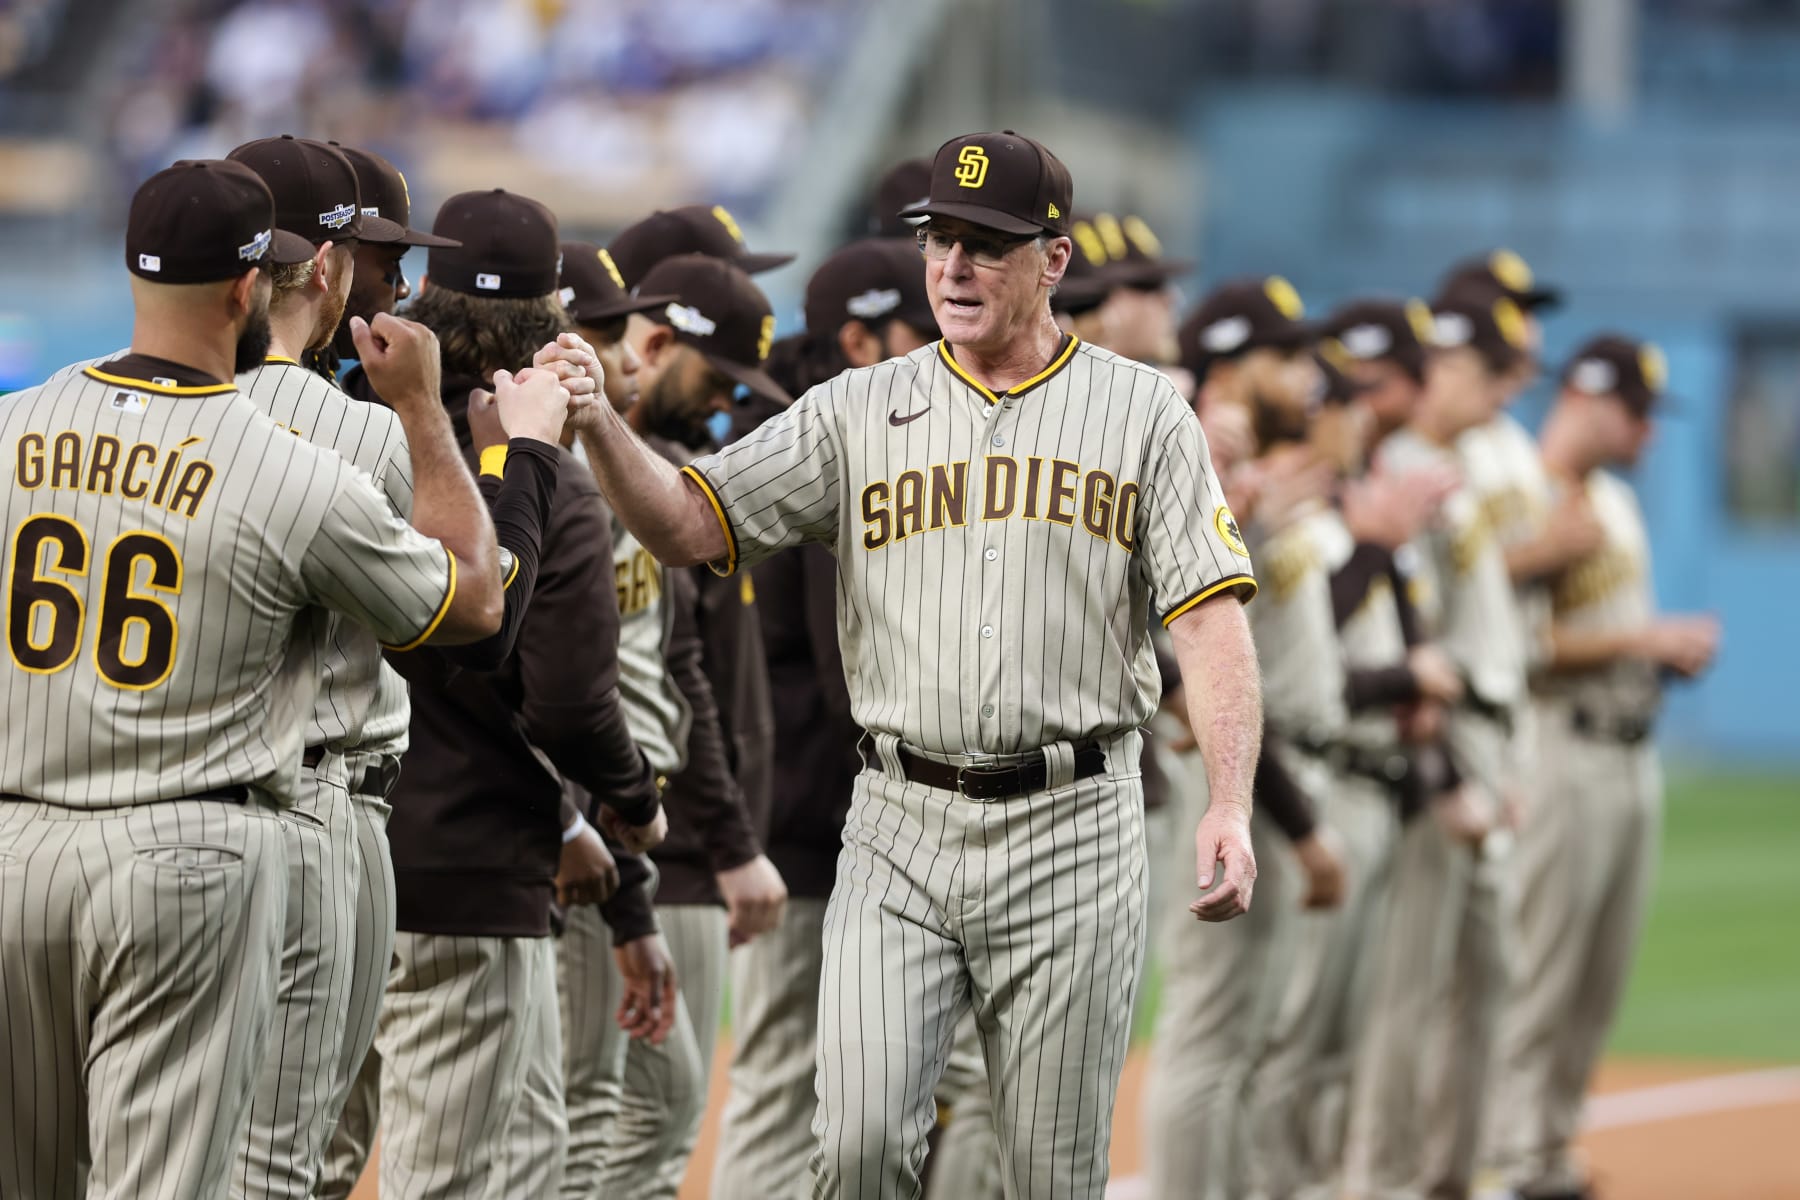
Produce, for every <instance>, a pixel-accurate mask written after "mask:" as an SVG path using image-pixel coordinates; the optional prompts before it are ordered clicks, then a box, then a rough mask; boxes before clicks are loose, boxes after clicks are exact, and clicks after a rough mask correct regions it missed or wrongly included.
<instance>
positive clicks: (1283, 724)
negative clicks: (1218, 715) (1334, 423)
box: [1250, 507, 1349, 738]
mask: <svg viewBox="0 0 1800 1200" xmlns="http://www.w3.org/2000/svg"><path fill="white" fill-rule="evenodd" d="M1343 530H1344V523H1343V520H1342V519H1341V518H1340V517H1339V516H1338V514H1337V510H1336V509H1332V508H1325V507H1320V508H1319V509H1318V510H1316V511H1314V512H1310V513H1307V514H1306V515H1305V516H1302V517H1300V518H1299V519H1298V520H1295V521H1293V522H1291V523H1289V524H1288V525H1287V526H1285V527H1284V528H1282V529H1279V530H1277V531H1275V532H1274V533H1273V534H1271V535H1270V536H1269V537H1268V538H1267V539H1266V540H1262V541H1258V542H1257V543H1256V561H1257V579H1258V581H1259V582H1260V583H1261V585H1262V586H1261V590H1260V591H1259V593H1258V596H1257V602H1256V603H1255V604H1253V605H1251V607H1250V635H1251V637H1252V638H1253V639H1255V642H1256V658H1257V661H1258V662H1259V663H1260V664H1261V666H1262V675H1263V710H1264V712H1265V713H1266V714H1267V716H1268V719H1269V723H1270V724H1271V725H1272V726H1274V727H1275V728H1276V729H1278V730H1281V731H1282V732H1284V733H1287V734H1289V735H1290V736H1313V737H1326V738H1331V737H1336V736H1338V735H1339V734H1341V733H1342V732H1343V730H1344V727H1345V725H1346V724H1347V723H1348V721H1349V710H1348V707H1347V705H1346V703H1345V700H1344V654H1343V648H1342V643H1341V642H1340V641H1339V640H1338V633H1337V622H1336V619H1335V617H1334V615H1333V613H1332V608H1331V569H1332V566H1333V563H1332V561H1331V555H1332V553H1333V552H1334V551H1335V550H1336V549H1338V548H1339V547H1338V545H1336V544H1335V541H1341V540H1343V539H1335V541H1334V538H1333V535H1334V534H1335V533H1337V532H1339V531H1343ZM1348 536H1349V535H1348V532H1347V531H1344V539H1347V538H1348Z"/></svg>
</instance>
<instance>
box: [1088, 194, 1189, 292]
mask: <svg viewBox="0 0 1800 1200" xmlns="http://www.w3.org/2000/svg"><path fill="white" fill-rule="evenodd" d="M1092 225H1093V230H1094V234H1095V235H1096V236H1097V237H1098V238H1099V239H1100V244H1101V247H1102V248H1103V249H1104V250H1105V252H1106V261H1107V267H1106V274H1107V276H1108V277H1109V278H1110V279H1111V280H1112V281H1113V283H1115V284H1117V285H1118V286H1119V287H1129V288H1161V287H1167V286H1168V285H1169V283H1170V282H1171V281H1172V280H1176V279H1180V278H1181V277H1182V276H1184V275H1188V274H1191V273H1192V272H1193V270H1194V264H1193V261H1192V260H1190V259H1185V258H1165V257H1163V247H1162V239H1160V238H1158V237H1157V236H1156V233H1155V232H1154V231H1153V230H1152V229H1151V228H1150V224H1149V222H1147V221H1145V220H1144V218H1142V217H1140V216H1136V215H1134V214H1129V213H1128V214H1126V215H1125V216H1124V217H1123V218H1120V217H1115V216H1114V215H1113V214H1112V213H1109V212H1103V213H1096V214H1094V218H1093V222H1092Z"/></svg>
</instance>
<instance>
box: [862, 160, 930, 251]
mask: <svg viewBox="0 0 1800 1200" xmlns="http://www.w3.org/2000/svg"><path fill="white" fill-rule="evenodd" d="M930 198H931V160H930V159H929V158H909V159H906V160H905V161H903V162H897V163H895V164H894V165H893V166H891V167H889V168H888V170H887V174H885V175H883V176H882V177H881V179H880V181H879V182H877V183H876V184H875V200H874V207H873V208H871V209H870V211H869V229H870V230H871V232H873V233H874V234H876V235H877V236H878V237H904V238H910V237H911V236H912V231H913V222H912V221H909V220H907V219H906V218H905V217H902V216H901V215H900V213H901V210H902V209H908V208H914V207H916V206H918V205H921V204H924V203H925V202H926V201H927V200H929V199H930Z"/></svg>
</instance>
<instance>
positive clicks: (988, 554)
mask: <svg viewBox="0 0 1800 1200" xmlns="http://www.w3.org/2000/svg"><path fill="white" fill-rule="evenodd" d="M981 556H982V557H983V558H985V559H987V560H988V561H989V562H993V561H994V560H995V559H996V558H999V557H1000V552H999V551H998V550H996V549H994V548H993V547H992V546H989V547H988V548H987V549H986V550H984V551H983V552H982V555H981Z"/></svg>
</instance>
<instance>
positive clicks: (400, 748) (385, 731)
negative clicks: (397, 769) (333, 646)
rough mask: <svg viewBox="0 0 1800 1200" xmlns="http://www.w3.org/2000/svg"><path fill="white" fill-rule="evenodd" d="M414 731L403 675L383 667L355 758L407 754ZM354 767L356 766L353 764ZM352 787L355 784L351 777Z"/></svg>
mask: <svg viewBox="0 0 1800 1200" xmlns="http://www.w3.org/2000/svg"><path fill="white" fill-rule="evenodd" d="M411 728H412V693H411V692H410V691H408V690H407V686H406V680H405V679H403V678H401V676H400V672H398V671H396V670H394V668H392V667H390V666H388V664H387V663H386V661H383V662H382V664H381V675H380V677H379V678H378V679H377V680H376V683H375V698H374V699H373V700H372V701H370V703H369V711H368V714H367V715H366V716H365V717H364V718H363V727H362V740H361V741H360V742H358V743H357V745H356V749H355V750H353V751H351V753H352V754H355V755H363V754H370V755H375V754H392V755H394V756H395V757H396V758H397V757H399V756H400V755H402V754H405V753H406V747H407V746H408V745H409V744H410V743H411V738H410V736H409V730H410V729H411ZM353 765H354V764H353ZM350 782H351V783H352V785H354V784H355V782H356V780H355V778H354V777H352V779H351V781H350Z"/></svg>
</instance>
